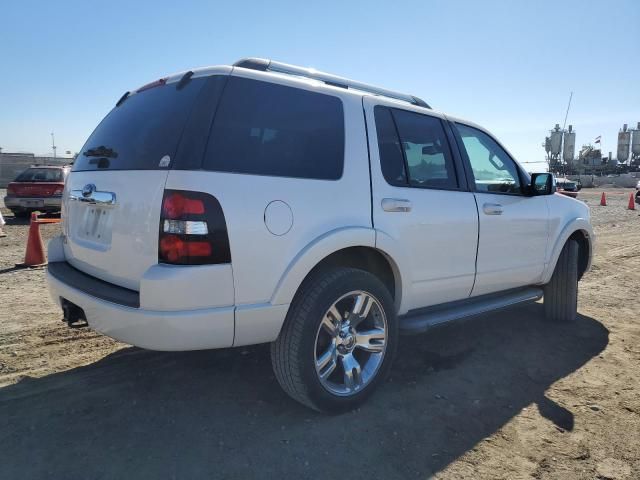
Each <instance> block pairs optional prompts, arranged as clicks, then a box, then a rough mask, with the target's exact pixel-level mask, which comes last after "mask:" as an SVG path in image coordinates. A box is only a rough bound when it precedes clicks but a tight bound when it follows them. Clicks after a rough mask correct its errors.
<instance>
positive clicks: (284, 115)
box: [203, 77, 344, 180]
mask: <svg viewBox="0 0 640 480" xmlns="http://www.w3.org/2000/svg"><path fill="white" fill-rule="evenodd" d="M343 163H344V114H343V109H342V101H341V100H340V99H339V98H337V97H333V96H330V95H324V94H321V93H316V92H309V91H306V90H301V89H298V88H291V87H286V86H283V85H276V84H272V83H267V82H260V81H256V80H250V79H246V78H239V77H231V78H230V79H229V82H228V83H227V86H226V88H225V90H224V93H223V95H222V98H221V100H220V103H219V106H218V110H217V113H216V116H215V120H214V123H213V127H212V131H211V135H210V137H209V144H208V146H207V151H206V154H205V159H204V163H203V167H204V168H205V169H208V170H216V171H222V172H236V173H250V174H256V175H273V176H284V177H299V178H315V179H327V180H336V179H338V178H340V177H341V176H342V168H343Z"/></svg>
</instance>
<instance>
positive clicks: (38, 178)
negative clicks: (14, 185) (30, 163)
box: [16, 168, 64, 182]
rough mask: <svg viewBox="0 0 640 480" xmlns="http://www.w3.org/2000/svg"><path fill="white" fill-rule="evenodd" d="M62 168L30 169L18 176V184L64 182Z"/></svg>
mask: <svg viewBox="0 0 640 480" xmlns="http://www.w3.org/2000/svg"><path fill="white" fill-rule="evenodd" d="M63 181H64V177H63V176H62V169H61V168H29V169H27V170H25V171H24V172H22V173H21V174H20V175H18V178H16V182H63Z"/></svg>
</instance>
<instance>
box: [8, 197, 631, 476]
mask: <svg viewBox="0 0 640 480" xmlns="http://www.w3.org/2000/svg"><path fill="white" fill-rule="evenodd" d="M629 192H630V190H628V189H627V190H622V189H609V190H608V194H609V206H607V207H600V206H598V201H599V196H600V190H599V191H597V192H596V191H586V190H583V191H582V192H581V195H580V196H581V198H582V199H583V200H586V201H587V203H588V204H589V205H590V206H591V207H592V216H593V223H594V227H595V231H596V234H597V254H596V257H595V261H594V266H593V270H592V271H591V272H590V273H589V274H587V276H585V278H584V279H583V281H582V282H581V284H580V301H579V313H580V315H579V318H578V319H577V321H576V322H575V323H573V324H570V325H554V324H549V323H546V322H545V321H544V320H543V309H542V305H541V304H539V303H538V304H531V305H528V306H522V307H518V308H515V309H512V310H509V311H503V312H500V313H496V314H491V315H485V316H483V317H479V318H477V319H475V320H474V321H470V322H467V323H461V324H456V325H451V326H448V327H444V328H441V329H439V330H435V331H432V332H431V333H428V334H426V335H422V336H414V337H403V338H402V340H401V344H400V348H399V355H398V359H397V362H396V364H395V366H394V369H393V371H392V375H391V378H390V380H389V381H388V382H387V383H386V384H385V385H383V386H382V388H380V390H379V391H378V392H377V393H376V395H374V396H373V397H372V398H371V399H370V401H369V402H368V403H367V404H366V405H364V406H363V407H362V408H361V409H359V410H357V411H354V412H351V413H348V414H344V415H341V416H333V417H331V416H323V415H319V414H316V413H314V412H311V411H309V410H307V409H305V408H304V407H302V406H300V405H298V404H297V403H295V402H293V401H292V400H290V399H289V398H288V397H287V396H286V395H285V394H284V393H283V392H282V390H281V389H280V388H279V386H278V384H277V382H276V380H275V378H274V376H273V374H272V373H271V365H270V361H269V356H268V348H267V347H265V346H258V347H252V348H241V349H229V350H218V351H202V352H190V353H162V352H152V351H145V350H141V349H137V348H133V347H129V346H127V345H123V344H120V343H117V342H115V341H113V340H110V339H108V338H106V337H104V336H102V335H99V334H97V333H95V332H93V331H91V330H89V329H81V330H72V329H69V328H67V327H66V326H65V325H64V324H63V323H62V322H61V321H60V319H61V313H60V311H59V310H58V308H57V307H56V306H55V305H54V303H53V302H52V300H51V299H50V298H49V295H48V293H47V290H46V286H45V282H44V271H43V270H24V269H15V268H14V264H15V263H16V262H19V261H21V259H22V256H23V255H24V245H25V240H26V234H27V230H28V226H27V225H26V222H24V221H16V220H14V219H13V217H11V216H7V221H8V225H7V227H6V232H7V233H8V237H7V238H3V239H0V478H2V479H13V478H29V479H39V478H55V479H62V478H69V479H75V478H78V479H88V478H92V479H93V478H101V479H103V478H104V479H107V478H114V479H121V478H137V479H147V478H148V479H152V478H180V479H182V478H205V477H206V478H242V479H244V478H277V477H281V478H332V477H337V476H348V477H349V478H352V479H360V478H370V479H371V478H374V479H377V478H384V479H394V478H429V477H433V478H439V479H440V478H441V479H459V478H468V479H493V478H509V479H512V478H514V479H517V478H532V477H533V478H540V479H582V478H584V479H593V478H606V479H625V478H628V479H640V325H639V323H638V312H640V308H639V307H640V301H639V299H638V294H637V292H638V282H639V281H640V248H639V247H638V240H639V237H640V217H639V214H640V211H628V210H626V209H625V207H626V204H627V201H628V194H629ZM4 213H7V211H6V210H4ZM42 230H43V233H44V236H45V238H47V237H51V236H52V235H55V234H56V232H57V230H58V226H43V228H42Z"/></svg>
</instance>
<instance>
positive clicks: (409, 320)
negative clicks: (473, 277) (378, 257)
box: [399, 287, 542, 333]
mask: <svg viewBox="0 0 640 480" xmlns="http://www.w3.org/2000/svg"><path fill="white" fill-rule="evenodd" d="M541 298H542V288H538V287H527V288H523V289H518V290H509V291H508V292H502V293H498V294H490V295H482V296H480V297H476V298H467V299H465V300H459V301H457V302H451V303H444V304H441V305H434V306H433V307H427V308H421V309H419V310H414V311H412V312H409V313H407V314H406V315H402V316H400V318H399V321H400V331H401V332H402V333H423V332H426V331H427V330H429V329H431V328H433V327H436V326H439V325H443V324H445V323H449V322H453V321H455V320H462V319H465V318H469V317H473V316H475V315H481V314H483V313H487V312H492V311H494V310H500V309H502V308H507V307H511V306H513V305H517V304H519V303H526V302H535V301H536V300H539V299H541Z"/></svg>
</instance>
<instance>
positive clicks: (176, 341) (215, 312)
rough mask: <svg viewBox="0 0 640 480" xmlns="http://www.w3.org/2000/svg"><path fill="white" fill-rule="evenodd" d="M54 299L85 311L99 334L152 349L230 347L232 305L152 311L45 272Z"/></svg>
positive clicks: (232, 316)
mask: <svg viewBox="0 0 640 480" xmlns="http://www.w3.org/2000/svg"><path fill="white" fill-rule="evenodd" d="M47 284H48V285H49V292H50V293H51V296H52V297H53V299H54V301H55V302H56V303H58V304H60V299H61V298H64V299H66V300H68V301H70V302H72V303H74V304H75V305H77V306H79V307H80V308H82V309H83V310H84V313H85V316H86V318H87V322H88V323H89V326H90V327H91V328H93V329H94V330H97V331H98V332H100V333H103V334H105V335H107V336H109V337H112V338H115V339H116V340H119V341H121V342H125V343H129V344H131V345H135V346H138V347H142V348H149V349H152V350H201V349H209V348H225V347H231V346H233V337H234V307H232V306H231V307H218V308H209V309H198V310H189V311H170V312H166V311H154V310H144V309H140V308H134V307H129V306H125V305H119V304H116V303H112V302H110V301H107V300H103V299H101V298H97V297H95V296H92V295H90V294H88V293H86V292H83V291H81V290H80V289H77V288H74V287H72V286H70V285H68V284H67V283H65V282H63V281H61V280H59V279H58V278H56V277H54V276H53V275H52V274H51V273H50V272H47Z"/></svg>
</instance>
